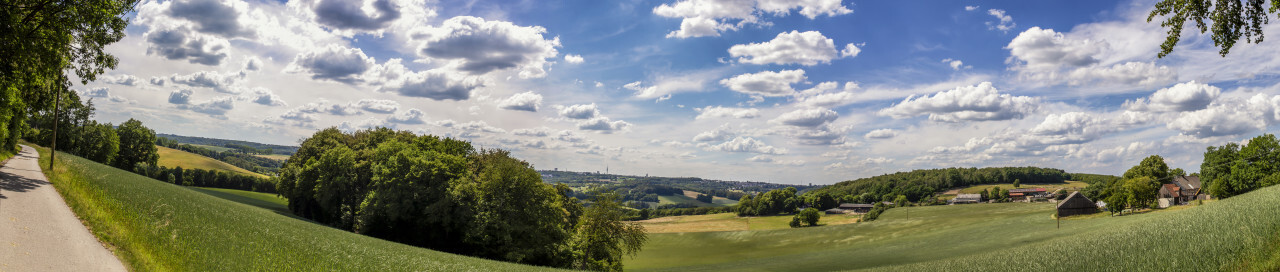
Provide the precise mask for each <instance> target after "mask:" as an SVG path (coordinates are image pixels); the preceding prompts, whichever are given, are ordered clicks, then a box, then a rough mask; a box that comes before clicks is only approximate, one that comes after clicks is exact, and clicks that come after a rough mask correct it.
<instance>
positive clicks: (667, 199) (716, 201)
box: [649, 190, 738, 207]
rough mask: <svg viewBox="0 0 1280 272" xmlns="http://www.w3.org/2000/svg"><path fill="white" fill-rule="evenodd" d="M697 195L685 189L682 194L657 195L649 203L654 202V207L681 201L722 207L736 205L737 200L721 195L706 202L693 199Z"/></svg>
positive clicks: (697, 205)
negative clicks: (654, 200)
mask: <svg viewBox="0 0 1280 272" xmlns="http://www.w3.org/2000/svg"><path fill="white" fill-rule="evenodd" d="M697 195H698V193H697V192H694V191H688V190H686V191H684V194H682V195H669V196H664V195H660V196H658V202H657V203H653V202H649V203H650V204H654V206H655V207H656V206H657V205H666V204H681V203H685V204H689V205H694V206H696V207H724V206H733V205H738V201H737V200H732V199H728V198H723V197H715V198H712V199H711V203H706V202H702V201H698V199H695V198H694V197H697Z"/></svg>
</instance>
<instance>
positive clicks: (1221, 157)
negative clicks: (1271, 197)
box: [1200, 134, 1280, 198]
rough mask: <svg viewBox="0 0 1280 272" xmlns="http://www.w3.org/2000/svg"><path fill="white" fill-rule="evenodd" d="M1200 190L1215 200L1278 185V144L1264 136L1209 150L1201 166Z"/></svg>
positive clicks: (1279, 172)
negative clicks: (1205, 191)
mask: <svg viewBox="0 0 1280 272" xmlns="http://www.w3.org/2000/svg"><path fill="white" fill-rule="evenodd" d="M1200 181H1201V182H1202V183H1203V184H1202V185H1201V186H1202V187H1204V188H1206V189H1208V191H1209V194H1210V195H1213V196H1214V197H1218V198H1228V197H1232V196H1236V195H1240V194H1243V193H1247V192H1250V191H1253V190H1257V189H1259V188H1262V187H1267V186H1271V185H1276V184H1280V142H1278V141H1277V140H1276V136H1275V135H1272V134H1264V135H1261V136H1258V137H1254V138H1253V139H1250V140H1249V144H1247V145H1244V146H1241V145H1239V144H1236V143H1227V144H1226V145H1223V146H1210V147H1208V148H1207V149H1206V150H1205V152H1204V162H1203V163H1201V164H1200Z"/></svg>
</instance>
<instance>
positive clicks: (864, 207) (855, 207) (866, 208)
mask: <svg viewBox="0 0 1280 272" xmlns="http://www.w3.org/2000/svg"><path fill="white" fill-rule="evenodd" d="M874 207H875V206H874V205H871V204H853V203H840V207H839V208H837V209H841V210H845V211H846V212H850V213H857V214H863V213H868V212H871V208H874Z"/></svg>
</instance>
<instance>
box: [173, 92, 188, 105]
mask: <svg viewBox="0 0 1280 272" xmlns="http://www.w3.org/2000/svg"><path fill="white" fill-rule="evenodd" d="M192 93H193V92H192V91H191V90H187V89H181V90H174V91H173V92H170V93H169V103H170V104H178V105H186V104H190V103H191V94H192Z"/></svg>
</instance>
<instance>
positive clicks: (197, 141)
mask: <svg viewBox="0 0 1280 272" xmlns="http://www.w3.org/2000/svg"><path fill="white" fill-rule="evenodd" d="M156 137H157V138H168V139H170V140H174V141H177V142H178V143H181V144H191V145H200V146H205V148H210V149H213V150H214V151H218V152H222V151H223V150H230V149H231V148H229V147H228V145H233V146H234V145H241V146H247V147H250V148H256V149H271V153H272V154H280V155H292V154H293V153H294V152H298V147H297V146H287V145H273V144H264V143H255V142H249V141H239V140H227V139H217V138H205V137H194V136H182V135H173V134H164V133H157V134H156Z"/></svg>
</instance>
